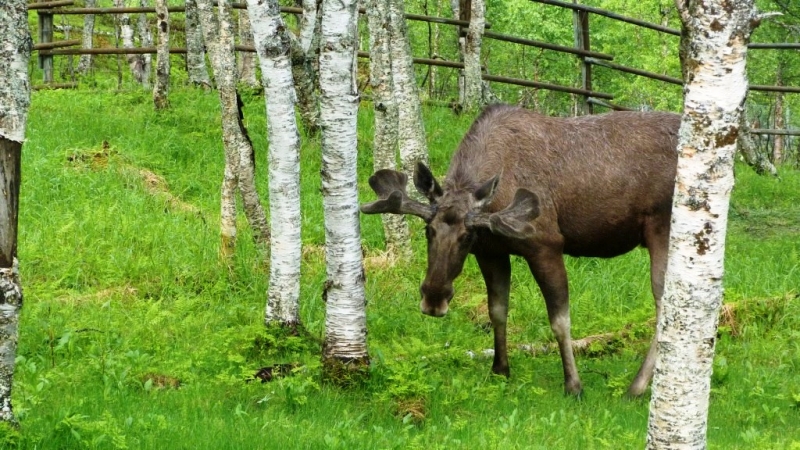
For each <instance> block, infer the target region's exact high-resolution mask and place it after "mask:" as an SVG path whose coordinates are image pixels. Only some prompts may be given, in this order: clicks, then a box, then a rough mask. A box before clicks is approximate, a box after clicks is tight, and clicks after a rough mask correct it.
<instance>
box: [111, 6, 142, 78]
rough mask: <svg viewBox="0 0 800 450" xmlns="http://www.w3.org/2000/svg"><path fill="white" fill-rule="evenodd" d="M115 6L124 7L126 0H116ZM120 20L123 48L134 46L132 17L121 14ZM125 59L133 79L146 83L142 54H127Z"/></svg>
mask: <svg viewBox="0 0 800 450" xmlns="http://www.w3.org/2000/svg"><path fill="white" fill-rule="evenodd" d="M114 6H116V7H117V8H124V7H125V6H126V5H125V0H114ZM118 18H119V19H118V20H119V36H120V39H121V40H122V48H134V47H135V45H134V44H133V26H132V25H131V17H130V15H128V14H120V15H119V16H118ZM125 59H126V60H127V61H128V67H130V69H131V74H132V75H133V79H134V80H136V82H137V83H139V84H144V83H145V78H146V75H145V71H144V58H142V55H126V56H125Z"/></svg>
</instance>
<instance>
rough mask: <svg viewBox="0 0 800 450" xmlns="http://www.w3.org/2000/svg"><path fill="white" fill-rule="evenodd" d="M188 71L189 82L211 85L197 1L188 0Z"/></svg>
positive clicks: (196, 84)
mask: <svg viewBox="0 0 800 450" xmlns="http://www.w3.org/2000/svg"><path fill="white" fill-rule="evenodd" d="M185 16H186V22H185V23H186V25H185V27H186V71H187V72H188V74H189V82H190V83H192V84H194V85H195V86H202V87H204V88H210V87H211V78H210V77H209V76H208V69H207V68H206V53H205V50H203V31H202V28H201V26H200V18H199V17H198V16H197V2H195V0H186V13H185Z"/></svg>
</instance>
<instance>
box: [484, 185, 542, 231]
mask: <svg viewBox="0 0 800 450" xmlns="http://www.w3.org/2000/svg"><path fill="white" fill-rule="evenodd" d="M538 216H539V197H538V196H537V195H536V194H534V193H533V192H531V191H529V190H527V189H517V193H516V194H514V200H513V201H512V202H511V204H510V205H508V207H506V209H504V210H502V211H499V212H496V213H494V214H492V215H490V216H489V230H491V231H492V233H494V234H499V235H501V236H506V237H510V238H514V239H527V238H529V237H531V236H532V235H533V233H534V232H535V229H534V228H533V225H531V221H533V219H535V218H537V217H538Z"/></svg>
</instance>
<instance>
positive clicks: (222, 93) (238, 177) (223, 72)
mask: <svg viewBox="0 0 800 450" xmlns="http://www.w3.org/2000/svg"><path fill="white" fill-rule="evenodd" d="M197 9H198V12H199V16H200V22H201V25H202V28H203V36H204V39H205V42H206V45H207V47H208V51H209V56H210V59H211V67H212V69H213V70H214V78H215V79H216V81H217V90H218V92H219V101H220V107H221V108H220V109H221V114H222V141H223V144H224V147H225V155H226V157H225V161H226V168H225V177H224V178H223V189H222V191H223V199H222V212H223V214H222V221H223V224H222V242H223V247H222V248H223V256H226V253H225V252H226V251H227V250H229V249H230V246H231V245H232V244H231V242H235V236H236V233H235V231H234V232H233V233H231V230H234V229H235V227H236V225H235V205H234V204H232V203H231V202H232V201H233V195H232V193H231V192H230V189H231V184H232V183H235V186H237V187H238V188H239V192H240V193H241V194H242V204H243V207H244V212H245V215H246V216H247V220H248V222H249V223H250V228H252V230H253V239H254V240H255V241H256V243H257V244H258V245H259V246H261V247H263V248H266V247H267V245H268V243H269V227H268V225H267V217H266V213H265V212H264V208H263V206H262V205H261V200H260V198H259V196H258V192H257V191H256V189H255V166H254V164H255V161H254V157H255V156H254V152H253V145H252V143H251V142H250V138H249V137H248V136H247V130H246V129H245V128H244V124H243V123H242V116H241V110H240V105H239V102H240V99H239V96H238V95H237V93H236V61H235V58H234V44H233V23H232V20H231V14H230V10H231V7H230V1H229V0H221V1H219V11H218V18H215V17H214V13H213V10H212V6H211V2H210V0H197ZM233 180H235V181H233ZM231 211H233V216H232V217H231V216H229V215H228V214H230V213H231ZM231 239H233V241H231Z"/></svg>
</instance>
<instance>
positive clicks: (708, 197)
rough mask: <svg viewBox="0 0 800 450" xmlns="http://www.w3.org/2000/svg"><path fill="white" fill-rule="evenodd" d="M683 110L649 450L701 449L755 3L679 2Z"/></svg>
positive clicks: (724, 0)
mask: <svg viewBox="0 0 800 450" xmlns="http://www.w3.org/2000/svg"><path fill="white" fill-rule="evenodd" d="M678 8H679V13H680V16H681V20H682V22H683V37H682V39H681V40H682V42H681V47H682V51H681V56H682V61H681V62H682V66H683V68H684V80H686V85H685V87H684V93H685V98H684V112H683V121H682V123H681V129H680V133H679V136H680V137H679V143H678V150H679V152H680V157H679V160H678V169H677V175H676V187H675V195H674V199H673V206H672V225H671V230H670V248H669V259H668V262H667V272H666V278H665V282H664V295H663V299H662V311H663V314H660V315H659V318H660V319H659V323H658V326H657V331H656V341H657V349H658V358H657V361H656V366H655V376H654V378H653V388H652V398H651V401H650V420H649V427H648V434H647V448H649V449H673V448H674V449H677V448H680V449H690V448H696V449H704V448H705V447H706V429H707V423H708V406H709V393H710V387H711V368H712V360H713V357H714V347H715V342H716V334H717V324H718V318H719V310H720V306H721V304H722V275H723V272H724V265H723V262H724V252H725V232H726V229H727V218H728V207H729V202H730V194H731V189H732V188H733V161H734V155H735V153H736V142H737V137H738V135H739V132H740V124H741V115H742V110H743V104H744V100H745V97H746V94H747V72H746V60H747V44H748V41H749V40H750V33H751V31H752V27H753V26H754V25H756V24H757V21H756V11H755V7H754V5H753V3H752V0H688V1H686V2H678Z"/></svg>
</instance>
